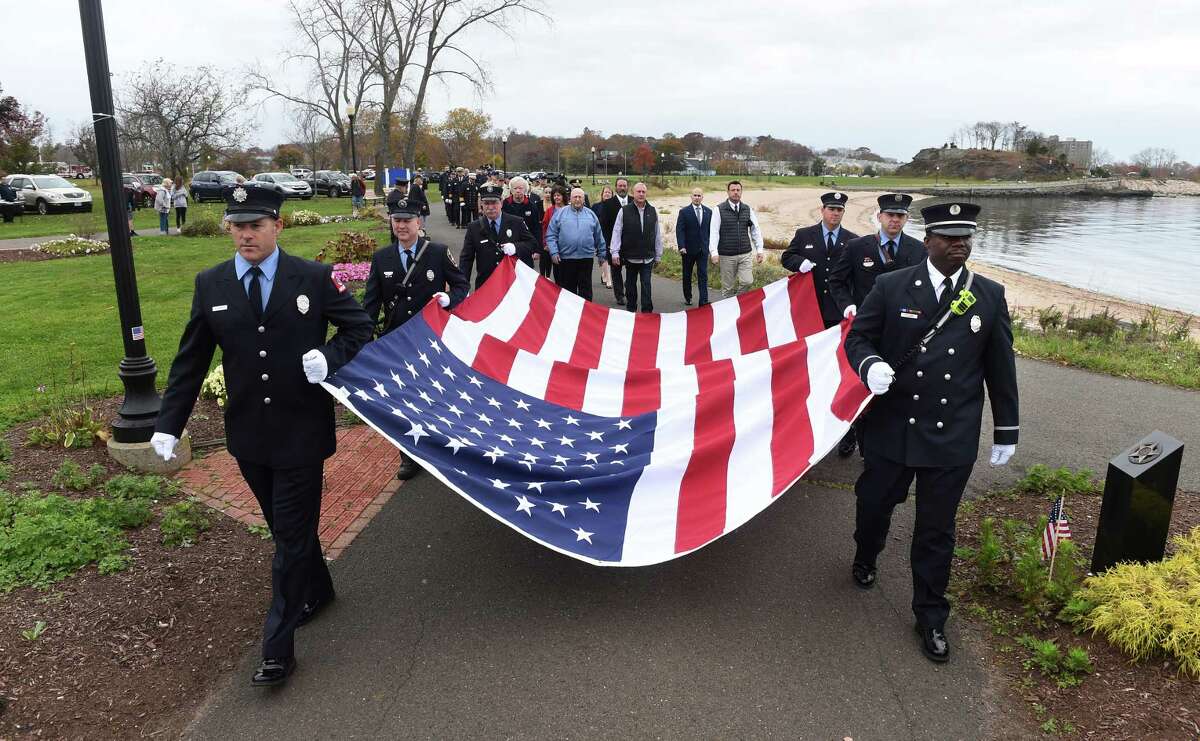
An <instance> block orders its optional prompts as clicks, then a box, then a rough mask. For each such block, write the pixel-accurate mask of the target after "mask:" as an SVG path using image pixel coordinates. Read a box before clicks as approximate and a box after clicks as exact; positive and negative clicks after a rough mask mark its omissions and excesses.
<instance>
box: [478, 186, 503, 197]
mask: <svg viewBox="0 0 1200 741" xmlns="http://www.w3.org/2000/svg"><path fill="white" fill-rule="evenodd" d="M503 198H504V188H502V187H500V186H499V185H491V184H488V185H481V186H479V200H481V201H486V200H488V199H492V200H495V201H499V200H501V199H503Z"/></svg>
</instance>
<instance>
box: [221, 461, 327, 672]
mask: <svg viewBox="0 0 1200 741" xmlns="http://www.w3.org/2000/svg"><path fill="white" fill-rule="evenodd" d="M238 467H239V468H240V469H242V476H243V477H245V479H246V483H247V484H249V485H250V490H251V491H253V492H254V497H255V498H256V499H258V506H259V507H261V508H262V513H263V517H264V518H265V519H266V521H267V527H269V528H271V535H272V536H274V538H275V557H274V558H273V559H271V607H270V608H269V609H268V610H267V619H266V622H265V623H264V625H263V644H262V654H263V658H264V659H283V658H287V657H290V656H292V655H294V653H295V647H294V642H293V638H294V634H295V632H296V626H297V625H298V624H299V622H300V613H301V611H302V610H303V609H304V603H306V602H310V603H311V602H319V601H321V600H326V599H330V598H332V597H333V579H332V578H331V577H330V576H329V567H328V566H326V565H325V558H324V556H322V555H321V542H320V540H319V539H318V538H317V525H318V524H319V520H320V516H321V478H322V474H323V472H324V468H325V464H324V462H323V461H322V462H321V463H318V464H316V465H313V466H302V467H299V468H272V467H270V466H264V465H262V464H259V463H250V462H248V461H242V460H239V461H238Z"/></svg>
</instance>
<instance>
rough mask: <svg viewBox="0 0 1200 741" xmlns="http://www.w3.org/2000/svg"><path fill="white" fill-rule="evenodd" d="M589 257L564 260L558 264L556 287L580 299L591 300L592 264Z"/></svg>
mask: <svg viewBox="0 0 1200 741" xmlns="http://www.w3.org/2000/svg"><path fill="white" fill-rule="evenodd" d="M594 262H595V261H594V260H592V259H591V258H590V257H582V258H572V259H564V260H562V261H561V262H560V263H559V264H558V281H557V282H558V285H560V286H562V287H563V288H565V289H566V290H568V291H570V292H571V293H573V294H575V295H576V296H580V297H582V298H583V299H584V300H587V301H591V300H592V264H593V263H594Z"/></svg>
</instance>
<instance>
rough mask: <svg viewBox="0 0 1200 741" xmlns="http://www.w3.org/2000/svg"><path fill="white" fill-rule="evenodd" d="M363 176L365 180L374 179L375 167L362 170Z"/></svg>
mask: <svg viewBox="0 0 1200 741" xmlns="http://www.w3.org/2000/svg"><path fill="white" fill-rule="evenodd" d="M362 176H363V180H374V179H375V168H374V167H367V168H364V169H363V171H362Z"/></svg>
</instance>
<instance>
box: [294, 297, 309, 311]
mask: <svg viewBox="0 0 1200 741" xmlns="http://www.w3.org/2000/svg"><path fill="white" fill-rule="evenodd" d="M308 307H309V301H308V296H305V295H304V294H303V293H302V294H300V295H299V296H297V297H296V308H297V309H299V310H300V313H301V314H307V313H308Z"/></svg>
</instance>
